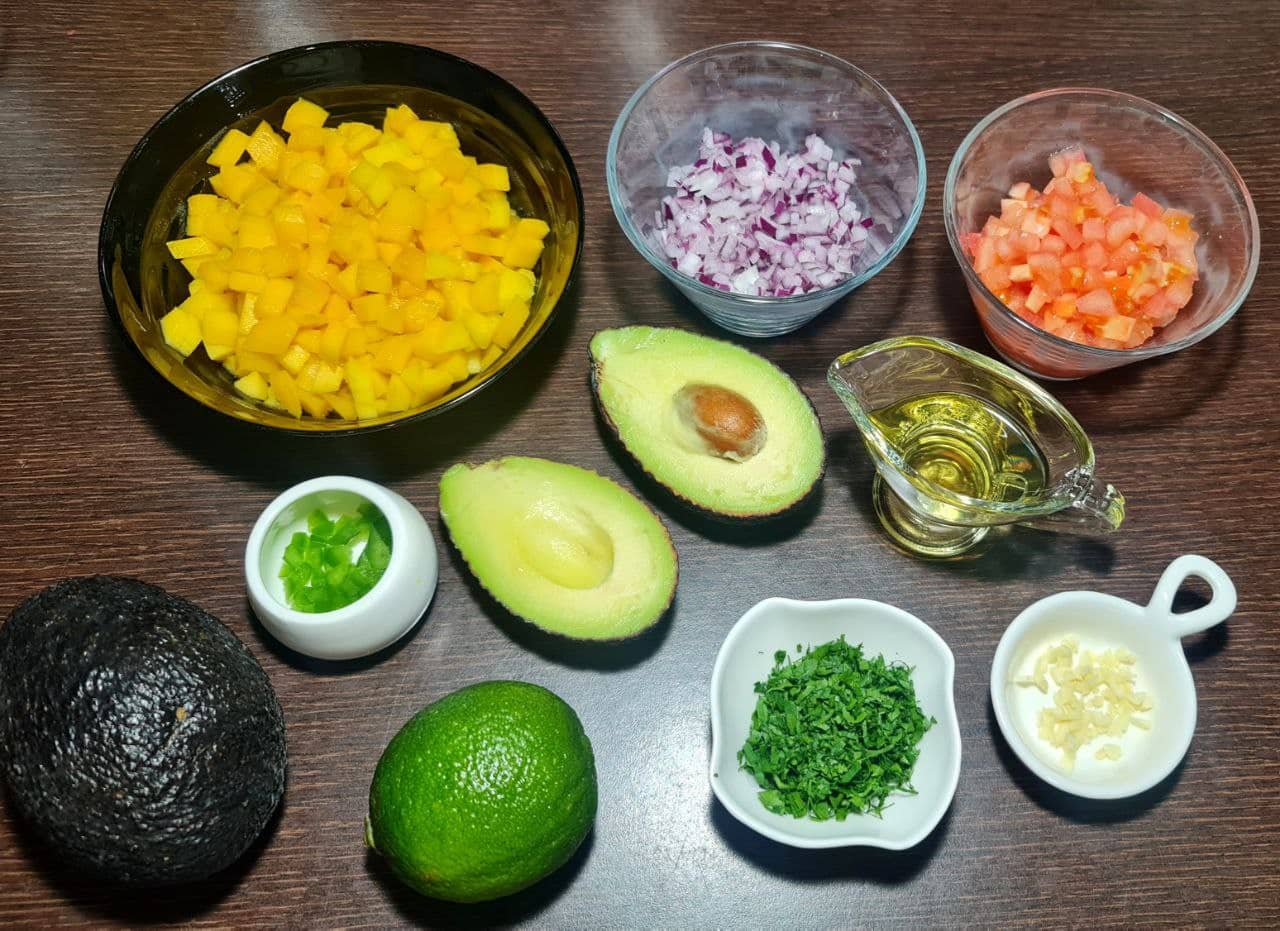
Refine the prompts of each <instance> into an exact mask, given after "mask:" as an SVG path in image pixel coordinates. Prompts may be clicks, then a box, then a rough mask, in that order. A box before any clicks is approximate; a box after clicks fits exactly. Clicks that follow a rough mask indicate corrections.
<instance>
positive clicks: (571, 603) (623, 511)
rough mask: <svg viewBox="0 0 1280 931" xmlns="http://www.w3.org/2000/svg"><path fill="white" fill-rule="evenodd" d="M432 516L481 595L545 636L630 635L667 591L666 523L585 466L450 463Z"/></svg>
mask: <svg viewBox="0 0 1280 931" xmlns="http://www.w3.org/2000/svg"><path fill="white" fill-rule="evenodd" d="M440 516H441V518H442V519H443V520H444V524H445V527H446V528H447V529H448V531H449V537H450V539H451V540H452V541H453V544H454V546H455V547H457V549H458V552H459V554H460V555H461V556H462V558H463V559H464V560H465V561H466V563H467V566H468V567H469V568H470V570H471V572H472V574H473V575H475V577H476V580H477V581H478V582H479V583H480V584H481V585H482V586H483V587H484V588H485V589H486V590H487V591H488V592H489V594H490V595H492V596H493V597H494V598H495V599H496V600H497V601H498V602H499V603H500V604H502V605H503V607H505V608H506V609H507V610H508V611H510V612H511V613H512V614H514V615H516V616H517V617H520V618H523V619H524V620H526V621H529V622H530V623H532V624H534V625H535V626H537V627H540V628H542V629H543V630H546V631H549V632H551V633H553V634H560V635H563V636H566V637H572V638H575V639H581V640H622V639H625V638H627V637H634V636H636V635H637V634H640V633H642V632H643V631H645V630H646V629H648V628H649V627H651V626H652V625H653V624H654V623H655V622H657V620H658V619H659V618H660V617H661V616H662V614H663V613H664V612H665V611H666V610H667V607H668V606H669V605H670V604H671V599H672V597H673V596H674V594H675V589H676V577H677V573H678V570H677V563H676V551H675V548H674V547H673V546H672V545H671V537H670V536H669V535H668V534H667V529H666V527H664V526H663V525H662V522H661V521H660V520H658V518H657V515H655V514H654V513H653V511H651V510H649V508H648V507H647V506H646V505H644V504H643V503H642V502H641V501H640V500H639V499H638V498H636V497H635V495H633V494H631V493H630V492H628V491H626V490H625V489H624V488H622V487H620V486H619V485H616V484H614V483H613V482H611V481H609V479H607V478H605V477H603V476H601V475H597V474H596V473H595V472H591V471H589V470H587V469H580V468H578V467H577V466H571V465H565V464H563V463H559V462H550V461H548V460H546V459H531V458H524V457H519V456H510V457H507V458H505V459H497V460H494V461H491V462H486V463H483V464H481V465H472V464H470V463H459V464H458V465H455V466H453V467H452V468H450V469H449V470H448V471H447V472H445V474H444V475H443V477H441V479H440Z"/></svg>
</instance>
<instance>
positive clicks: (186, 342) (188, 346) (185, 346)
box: [160, 307, 200, 356]
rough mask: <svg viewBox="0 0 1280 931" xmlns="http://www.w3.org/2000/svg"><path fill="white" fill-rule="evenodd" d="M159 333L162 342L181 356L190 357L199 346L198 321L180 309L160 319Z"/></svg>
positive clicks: (175, 309)
mask: <svg viewBox="0 0 1280 931" xmlns="http://www.w3.org/2000/svg"><path fill="white" fill-rule="evenodd" d="M160 332H161V334H162V335H163V336H164V341H165V342H166V343H167V344H169V345H170V346H172V347H173V348H174V349H176V350H177V351H178V353H179V354H180V355H183V356H189V355H191V353H193V352H195V350H196V347H197V346H199V345H200V321H199V320H198V319H196V317H195V316H194V315H193V314H191V313H190V312H188V311H185V310H183V309H182V308H181V307H175V308H174V309H173V310H171V311H169V312H168V313H167V314H165V315H164V316H163V317H161V318H160Z"/></svg>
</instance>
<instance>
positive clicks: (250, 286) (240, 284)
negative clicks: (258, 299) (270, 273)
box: [227, 271, 267, 293]
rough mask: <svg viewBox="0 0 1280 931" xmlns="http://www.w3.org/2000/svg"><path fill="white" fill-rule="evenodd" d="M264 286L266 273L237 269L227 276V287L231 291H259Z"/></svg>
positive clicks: (265, 284)
mask: <svg viewBox="0 0 1280 931" xmlns="http://www.w3.org/2000/svg"><path fill="white" fill-rule="evenodd" d="M266 286H267V276H266V275H258V274H255V273H253V272H238V271H237V272H232V273H231V274H230V275H228V276H227V287H228V288H229V289H230V290H232V291H257V292H259V293H260V292H261V291H262V289H263V288H265V287H266Z"/></svg>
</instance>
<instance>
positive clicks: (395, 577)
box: [244, 475, 439, 660]
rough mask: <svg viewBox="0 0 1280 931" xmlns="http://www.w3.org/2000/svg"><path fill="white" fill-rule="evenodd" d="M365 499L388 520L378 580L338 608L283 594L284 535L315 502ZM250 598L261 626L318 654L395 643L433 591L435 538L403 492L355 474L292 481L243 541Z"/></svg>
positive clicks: (343, 503) (345, 503)
mask: <svg viewBox="0 0 1280 931" xmlns="http://www.w3.org/2000/svg"><path fill="white" fill-rule="evenodd" d="M365 502H367V503H369V504H372V505H373V506H374V507H375V508H377V509H378V510H379V511H381V512H382V514H383V515H384V516H385V517H386V519H387V523H388V525H389V526H390V527H391V557H390V560H389V562H388V564H387V568H386V570H385V571H384V572H383V574H382V577H381V578H380V579H378V581H377V583H376V584H375V585H374V587H373V588H372V589H370V590H369V592H368V593H366V594H365V595H364V596H363V597H361V598H360V599H358V600H357V601H354V602H352V603H351V604H349V605H347V606H346V607H343V608H338V609H337V610H335V611H326V612H323V613H318V614H313V613H308V612H304V611H295V610H294V609H293V608H290V607H289V605H288V603H287V602H286V600H285V595H284V585H283V582H282V581H281V579H280V577H279V575H280V566H281V565H282V564H283V558H284V550H285V547H286V546H287V545H288V543H289V539H290V537H291V536H292V535H293V533H294V531H295V530H296V529H298V528H299V525H300V524H301V525H303V526H305V521H306V517H307V515H308V514H310V513H311V512H312V511H314V510H315V509H316V508H322V509H325V510H326V511H327V512H329V513H330V514H331V515H334V514H338V513H352V512H354V511H355V509H356V508H357V507H359V506H361V505H362V504H363V503H365ZM244 569H245V583H246V585H247V586H248V589H249V602H250V603H251V604H252V605H253V611H254V613H255V614H256V615H257V616H258V619H259V620H260V621H261V622H262V625H263V626H264V627H265V628H266V629H267V630H268V631H270V632H271V635H272V636H273V637H275V638H276V639H277V640H279V641H280V642H281V643H283V644H284V645H285V646H287V647H289V648H290V649H293V650H297V651H298V652H299V653H305V654H306V655H308V656H314V657H316V658H317V659H327V660H345V659H355V658H357V657H361V656H368V655H369V654H370V653H376V652H377V651H378V650H381V649H382V648H383V647H386V646H390V645H391V644H392V643H395V642H396V641H397V640H399V639H400V638H401V637H403V636H404V635H405V634H406V633H408V632H409V631H410V630H411V629H412V628H413V626H414V625H415V624H416V623H417V622H418V619H419V618H421V617H422V615H423V614H424V613H425V612H426V610H427V606H428V605H429V604H430V603H431V597H432V595H433V594H434V593H435V590H436V580H437V577H438V572H439V564H438V561H437V556H436V545H435V538H434V537H433V536H432V534H431V528H430V527H428V526H427V522H426V521H425V520H424V519H423V517H422V514H421V512H419V511H418V509H417V508H415V507H414V506H413V505H412V504H410V503H409V502H408V501H406V500H405V499H404V498H403V497H401V496H400V495H398V494H396V493H395V492H394V491H391V490H390V489H388V488H384V487H383V486H381V485H378V484H375V483H374V482H369V481H366V480H364V479H361V478H351V477H349V476H343V475H329V476H324V477H322V478H313V479H311V480H309V481H306V482H302V483H301V484H299V485H295V486H293V487H292V488H290V489H289V490H287V491H285V492H284V493H283V494H281V495H280V496H279V497H278V498H276V499H275V500H274V501H272V502H271V504H269V505H268V506H267V508H266V510H264V511H263V512H262V515H261V516H260V517H259V518H258V520H257V523H255V524H254V525H253V531H252V532H251V533H250V534H249V543H248V545H247V546H246V547H245V560H244Z"/></svg>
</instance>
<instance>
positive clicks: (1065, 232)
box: [1042, 218, 1084, 249]
mask: <svg viewBox="0 0 1280 931" xmlns="http://www.w3.org/2000/svg"><path fill="white" fill-rule="evenodd" d="M1053 231H1054V232H1055V233H1057V234H1058V237H1059V238H1060V239H1062V241H1063V242H1064V243H1065V244H1066V245H1067V246H1070V247H1071V248H1072V249H1079V248H1080V245H1081V243H1083V242H1084V237H1083V236H1082V235H1081V234H1080V228H1079V227H1078V226H1076V224H1075V223H1073V222H1072V221H1071V220H1063V219H1060V218H1059V219H1055V220H1054V221H1053ZM1042 245H1043V244H1042Z"/></svg>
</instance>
